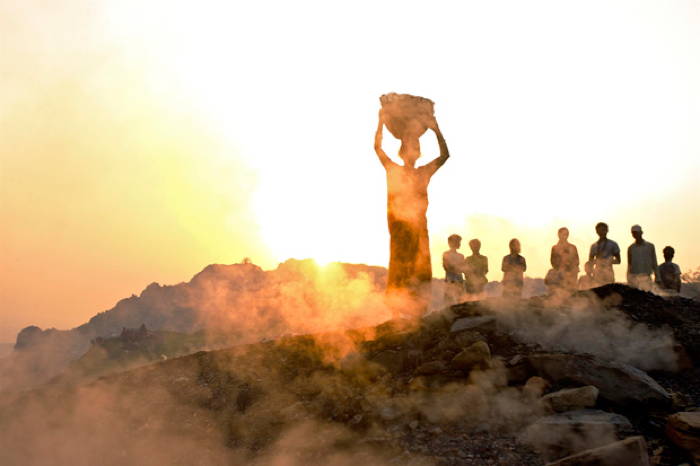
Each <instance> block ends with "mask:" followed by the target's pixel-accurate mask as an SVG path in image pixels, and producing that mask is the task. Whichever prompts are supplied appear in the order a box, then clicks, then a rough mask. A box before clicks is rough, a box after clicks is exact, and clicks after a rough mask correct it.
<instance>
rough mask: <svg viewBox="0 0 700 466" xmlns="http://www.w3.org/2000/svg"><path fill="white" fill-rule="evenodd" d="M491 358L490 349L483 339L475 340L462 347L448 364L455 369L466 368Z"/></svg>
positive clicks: (484, 362)
mask: <svg viewBox="0 0 700 466" xmlns="http://www.w3.org/2000/svg"><path fill="white" fill-rule="evenodd" d="M490 360H491V350H490V349H489V345H488V344H487V343H486V342H485V341H477V342H476V343H472V344H471V345H469V346H467V347H466V348H464V349H463V350H462V351H460V352H459V353H457V355H456V356H455V357H454V358H452V361H451V362H450V365H451V366H452V367H454V368H455V369H462V370H468V369H471V368H472V367H474V366H477V365H482V364H486V363H488V362H489V361H490Z"/></svg>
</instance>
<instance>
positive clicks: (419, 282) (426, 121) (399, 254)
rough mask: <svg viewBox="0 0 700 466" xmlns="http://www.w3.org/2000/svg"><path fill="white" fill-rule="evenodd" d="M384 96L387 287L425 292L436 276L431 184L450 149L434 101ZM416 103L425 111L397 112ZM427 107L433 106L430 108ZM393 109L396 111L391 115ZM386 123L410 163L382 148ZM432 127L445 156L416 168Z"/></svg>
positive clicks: (377, 144)
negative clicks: (430, 235)
mask: <svg viewBox="0 0 700 466" xmlns="http://www.w3.org/2000/svg"><path fill="white" fill-rule="evenodd" d="M381 100H382V105H383V108H382V110H381V111H380V112H379V124H378V125H377V132H376V135H375V140H374V150H375V151H376V153H377V156H378V157H379V160H380V161H381V163H382V165H383V166H384V169H385V170H386V182H387V221H388V224H389V234H390V236H391V254H390V259H389V277H388V280H387V290H388V291H391V290H393V289H398V290H401V289H403V290H408V291H411V292H412V293H414V294H416V293H425V288H427V286H429V284H430V281H431V280H432V268H431V264H430V249H429V240H428V222H427V219H426V212H427V210H428V183H429V182H430V178H431V177H432V176H433V174H435V172H436V171H437V170H438V168H440V167H441V166H442V165H443V164H444V163H445V161H446V160H447V159H448V157H449V152H448V150H447V144H446V143H445V139H444V138H443V136H442V133H441V132H440V129H439V128H438V124H437V121H436V120H435V117H434V116H433V115H432V102H431V101H429V100H428V99H422V98H420V97H414V96H402V95H396V94H388V95H385V96H382V99H381ZM397 102H398V104H397ZM426 102H428V103H429V106H428V105H427V104H426ZM399 104H400V105H399ZM414 104H415V106H417V107H419V110H420V111H417V112H416V116H413V117H411V118H404V117H402V116H401V115H398V116H397V113H400V112H402V111H403V112H408V111H409V110H412V105H414ZM425 107H429V111H426V110H425ZM387 108H389V109H391V111H392V112H394V113H391V114H387V113H386V112H387V111H388V110H386V109H387ZM406 109H408V110H406ZM385 124H386V126H387V128H388V129H389V130H390V131H391V132H392V134H394V135H395V136H397V137H399V138H400V139H401V148H400V149H399V156H400V157H401V159H403V161H404V164H403V165H399V164H397V163H395V162H393V161H392V160H391V159H390V158H389V157H388V156H387V155H386V153H385V152H384V150H383V149H382V129H383V126H384V125H385ZM426 129H431V130H433V132H434V133H435V136H436V137H437V141H438V145H439V147H440V156H439V157H437V158H436V159H434V160H433V161H432V162H430V163H428V164H427V165H424V166H422V167H416V166H415V164H416V160H417V159H418V157H420V155H421V154H420V143H419V140H418V138H419V137H420V135H421V134H423V133H424V132H425V131H426Z"/></svg>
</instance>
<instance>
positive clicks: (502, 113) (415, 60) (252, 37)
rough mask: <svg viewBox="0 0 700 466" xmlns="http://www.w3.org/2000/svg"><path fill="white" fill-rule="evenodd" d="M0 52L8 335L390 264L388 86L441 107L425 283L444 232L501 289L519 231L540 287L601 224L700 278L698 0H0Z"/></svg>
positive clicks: (2, 291) (3, 323)
mask: <svg viewBox="0 0 700 466" xmlns="http://www.w3.org/2000/svg"><path fill="white" fill-rule="evenodd" d="M0 39H1V40H0V84H1V85H0V215H1V217H0V218H2V228H0V247H1V249H0V259H1V261H2V270H1V271H0V274H1V275H0V341H10V340H13V339H14V335H15V333H16V332H17V331H18V330H19V329H20V328H21V327H23V326H26V325H29V324H37V325H39V326H41V327H50V326H56V327H58V328H69V327H73V326H75V325H78V324H80V323H82V322H84V321H86V320H87V319H88V318H89V317H90V316H92V315H94V314H95V313H97V312H99V311H103V310H105V309H108V308H110V307H112V306H113V305H114V304H115V302H116V301H117V300H118V299H120V298H122V297H127V296H129V295H131V294H132V293H137V294H138V293H140V291H141V290H142V289H143V288H144V287H145V286H146V285H148V283H150V282H153V281H157V282H159V283H163V284H172V283H177V282H180V281H185V280H189V279H190V277H191V276H192V275H193V274H195V273H196V272H198V271H199V270H200V269H201V268H203V267H204V266H205V265H207V264H209V263H214V262H217V263H233V262H238V261H240V260H241V259H242V258H243V257H250V258H251V259H252V260H253V261H254V262H255V263H257V264H260V265H262V266H263V267H265V268H272V267H275V266H276V264H277V263H278V262H279V261H281V260H285V259H287V258H290V257H296V258H305V257H314V258H316V259H318V260H319V261H320V262H326V261H330V260H342V261H349V262H365V263H370V264H379V265H386V263H387V260H388V233H387V229H386V211H385V209H386V200H385V196H386V194H385V193H386V191H385V190H386V185H385V179H384V172H383V169H382V167H381V165H380V164H379V162H378V161H377V160H376V156H375V155H374V151H373V149H372V144H373V131H374V128H375V125H376V116H377V110H378V108H379V101H378V97H379V96H380V95H381V94H383V93H386V92H391V91H396V92H408V93H413V94H417V95H422V96H425V97H429V98H431V99H433V100H434V101H435V103H436V116H437V118H438V121H439V123H440V126H441V128H442V130H443V133H444V135H445V137H446V139H447V143H448V145H449V148H450V152H451V154H452V157H451V158H450V160H449V161H448V162H447V164H446V165H445V166H444V167H443V168H442V169H441V170H440V171H439V172H438V174H437V175H436V176H435V177H434V179H433V181H432V184H431V190H430V210H429V223H430V234H431V240H432V241H431V242H432V245H431V248H432V252H433V256H434V257H433V259H434V274H435V275H436V276H441V275H442V270H441V267H440V266H439V256H440V253H441V252H442V251H443V250H444V249H445V248H446V240H445V238H446V237H447V236H448V235H449V234H450V233H459V234H461V235H462V236H463V237H464V238H465V239H466V240H468V239H470V238H472V237H479V238H481V240H482V243H483V252H485V253H486V254H487V255H488V256H489V258H490V260H491V270H492V272H491V273H490V275H489V278H490V279H499V278H500V276H501V274H500V272H497V269H498V268H499V267H498V266H499V264H500V258H501V257H502V256H503V255H504V254H506V253H507V243H508V240H509V239H510V238H512V237H518V238H520V239H521V242H522V245H523V255H524V256H525V257H526V258H527V260H528V264H529V266H530V269H529V275H531V276H542V275H544V273H545V272H546V270H547V268H548V262H547V261H548V255H549V248H550V247H551V245H552V244H554V242H555V241H556V229H557V228H558V227H560V226H564V225H566V226H568V227H569V228H570V230H571V240H572V242H574V244H576V245H577V246H578V248H579V252H580V254H581V255H585V254H586V253H587V250H588V247H589V245H590V243H591V242H593V241H594V240H595V239H596V238H595V232H594V228H593V227H594V225H595V223H596V222H598V221H601V220H602V221H606V222H608V223H609V225H610V229H611V231H610V237H611V238H612V239H615V240H617V241H618V242H619V243H620V245H621V247H622V248H623V249H625V248H626V247H627V245H628V244H629V243H630V242H631V237H630V234H629V227H630V226H631V225H632V224H634V223H640V224H641V225H642V226H643V227H644V230H645V232H646V237H647V239H649V240H650V241H652V242H653V243H655V244H656V246H657V249H658V250H659V251H660V249H661V248H663V246H665V245H667V244H671V245H673V246H674V247H675V248H676V250H677V257H676V259H677V260H676V262H678V263H679V264H680V266H681V268H682V269H683V270H684V271H686V270H689V269H692V268H695V267H697V266H700V246H699V245H698V243H697V237H698V227H700V218H699V214H698V202H699V201H700V183H699V182H698V180H699V179H700V177H699V175H700V131H699V129H700V2H698V1H669V0H658V1H640V0H630V1H622V0H605V1H587V2H570V1H562V0H552V1H528V2H522V1H486V0H482V1H478V2H477V1H461V2H440V1H434V2H424V1H423V2H407V1H400V2H399V1H397V2H376V1H375V2H346V3H344V4H342V6H341V4H339V3H338V2H328V1H319V2H305V1H296V2H283V1H280V2H266V1H256V2H231V1H222V2H207V1H200V2H184V1H182V2H179V1H173V0H167V1H165V0H164V1H153V0H152V1H149V2H143V1H125V0H114V1H101V2H100V1H84V0H75V1H70V2H59V1H56V2H47V1H37V0H31V1H30V0H23V1H15V0H0ZM385 141H386V149H387V152H390V153H395V152H396V150H397V149H398V143H397V142H396V141H393V140H392V138H391V137H390V135H388V134H386V136H385ZM422 143H423V154H424V157H423V159H424V160H425V161H428V160H430V159H431V158H432V157H433V156H436V155H437V145H436V144H435V142H434V140H433V139H431V137H430V136H426V137H424V138H423V140H422ZM465 246H466V245H465ZM624 267H625V263H624V261H623V264H622V265H621V266H618V267H617V277H618V279H624V270H625V268H624Z"/></svg>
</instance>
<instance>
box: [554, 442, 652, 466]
mask: <svg viewBox="0 0 700 466" xmlns="http://www.w3.org/2000/svg"><path fill="white" fill-rule="evenodd" d="M620 465H628V466H633V465H634V466H650V465H651V463H650V461H649V454H648V453H647V444H646V442H645V441H644V437H642V436H636V437H628V438H626V439H624V440H620V441H619V442H613V443H610V444H608V445H604V446H602V447H598V448H593V449H591V450H586V451H582V452H580V453H577V454H575V455H571V456H567V457H566V458H562V459H560V460H558V461H554V462H552V463H547V466H620Z"/></svg>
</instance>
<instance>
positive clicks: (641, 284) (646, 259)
mask: <svg viewBox="0 0 700 466" xmlns="http://www.w3.org/2000/svg"><path fill="white" fill-rule="evenodd" d="M631 232H632V237H633V238H634V243H632V244H630V247H629V248H627V283H628V284H629V285H630V286H634V287H635V288H639V289H640V290H644V291H651V285H652V283H653V282H652V281H651V274H652V273H653V274H654V278H655V279H658V264H657V262H656V249H654V245H653V244H651V243H650V242H649V241H645V240H644V238H642V235H643V234H644V232H643V231H642V227H640V226H639V225H633V226H632V229H631Z"/></svg>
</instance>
